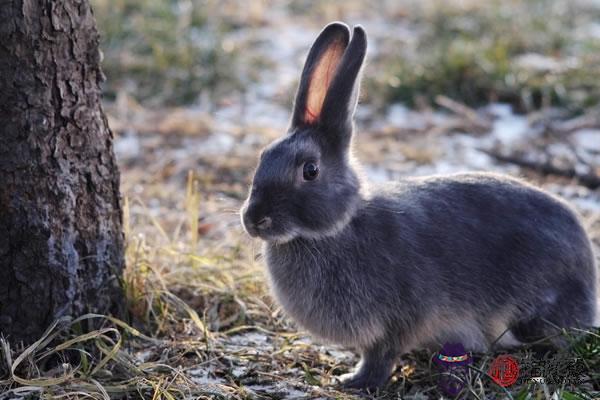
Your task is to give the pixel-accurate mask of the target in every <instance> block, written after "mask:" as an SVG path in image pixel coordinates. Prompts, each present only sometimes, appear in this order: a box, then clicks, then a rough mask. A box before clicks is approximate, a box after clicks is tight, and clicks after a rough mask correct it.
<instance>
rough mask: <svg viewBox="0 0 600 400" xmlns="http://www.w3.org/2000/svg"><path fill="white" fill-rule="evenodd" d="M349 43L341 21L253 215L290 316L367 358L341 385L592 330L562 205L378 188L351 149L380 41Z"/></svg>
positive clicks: (517, 183) (582, 253)
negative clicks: (420, 353)
mask: <svg viewBox="0 0 600 400" xmlns="http://www.w3.org/2000/svg"><path fill="white" fill-rule="evenodd" d="M350 35H351V33H350V29H349V27H348V26H347V25H345V24H343V23H340V22H334V23H331V24H329V25H327V26H326V27H325V28H324V29H323V30H322V31H321V33H320V34H319V36H318V37H317V39H316V41H315V42H314V44H313V45H312V47H311V49H310V51H309V53H308V56H307V59H306V63H305V65H304V69H303V71H302V75H301V79H300V83H299V87H298V90H297V93H296V98H295V103H294V106H293V112H292V117H291V123H290V127H289V130H288V132H287V133H286V134H285V135H284V136H283V137H281V138H279V139H278V140H276V141H275V142H273V143H271V144H270V145H269V146H267V147H266V148H265V149H264V150H263V151H262V153H261V155H260V161H259V165H258V167H257V168H256V170H255V173H254V178H253V181H252V186H251V188H250V190H249V195H248V198H247V199H246V200H245V201H244V204H243V206H242V209H241V212H240V214H241V220H242V221H241V222H242V225H243V227H244V229H245V231H246V232H247V233H248V234H249V235H250V236H252V237H258V238H260V239H262V241H263V245H264V256H265V261H266V265H267V271H268V272H267V276H268V280H269V284H270V287H271V289H272V293H273V295H274V297H275V299H276V301H277V302H278V303H279V304H280V305H281V307H282V309H283V310H284V311H285V312H286V314H287V315H288V316H290V317H291V318H292V319H293V320H295V321H296V322H297V323H298V324H299V325H300V326H301V327H303V328H305V329H306V330H308V331H309V332H310V333H311V334H313V335H315V336H316V337H319V338H321V339H323V340H325V341H328V342H332V343H336V344H339V345H342V346H346V347H348V348H351V349H354V350H355V351H357V352H358V353H360V356H361V361H360V362H359V364H358V365H357V368H356V370H355V372H353V373H351V374H348V375H347V376H344V377H343V378H342V380H343V382H342V384H343V385H344V386H345V387H347V388H359V389H376V388H380V387H382V386H383V385H385V384H386V382H387V381H388V380H389V378H390V376H391V374H392V373H393V369H394V367H395V363H396V361H397V359H398V358H399V356H400V355H401V354H403V353H406V352H408V351H410V350H412V349H417V348H422V347H428V346H441V344H442V343H445V342H460V343H462V344H463V345H464V346H465V348H467V349H469V350H473V351H483V350H486V349H489V348H490V347H491V346H492V345H498V346H504V347H511V346H518V345H520V344H523V343H526V342H531V341H533V340H537V339H538V338H541V337H546V336H548V335H549V334H552V333H553V332H556V330H557V329H559V328H564V327H589V326H591V325H592V324H593V323H594V321H593V318H594V316H595V312H596V307H597V305H596V299H597V292H598V288H597V286H598V279H597V278H598V277H597V274H598V272H597V267H596V264H595V259H594V254H593V252H592V245H591V242H590V240H589V238H588V236H587V234H586V232H585V230H584V228H583V227H582V225H581V223H580V221H579V218H578V216H577V214H576V213H575V212H574V211H573V210H572V209H571V208H570V207H569V206H568V205H567V204H566V203H565V202H564V201H563V200H561V199H559V198H557V197H555V196H553V195H551V194H549V193H546V192H544V191H542V190H541V189H538V188H535V187H534V186H532V185H529V184H527V183H525V182H523V181H521V180H518V179H516V178H512V177H508V176H502V175H499V174H493V173H459V174H455V175H443V176H429V177H420V178H405V179H400V180H398V181H396V182H390V183H385V184H380V185H376V184H369V182H368V181H367V180H365V179H364V177H363V176H362V175H363V174H361V172H360V166H359V165H358V163H357V161H356V160H355V158H354V157H353V155H352V137H353V131H354V122H353V115H354V111H355V108H356V106H357V99H358V92H359V83H360V82H359V81H360V75H361V69H362V66H363V63H364V60H365V55H366V51H367V37H366V33H365V31H364V29H363V28H362V27H361V26H355V27H354V28H353V32H352V38H351V39H350ZM438 349H439V347H438Z"/></svg>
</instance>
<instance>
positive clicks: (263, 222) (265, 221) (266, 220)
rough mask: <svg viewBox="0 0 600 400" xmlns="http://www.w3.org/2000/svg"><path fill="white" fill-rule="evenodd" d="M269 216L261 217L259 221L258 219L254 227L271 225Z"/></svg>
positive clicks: (260, 227)
mask: <svg viewBox="0 0 600 400" xmlns="http://www.w3.org/2000/svg"><path fill="white" fill-rule="evenodd" d="M271 223H272V221H271V218H270V217H263V218H262V219H261V220H260V221H258V222H257V223H256V227H257V228H258V229H268V228H270V227H271Z"/></svg>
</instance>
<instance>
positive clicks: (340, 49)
mask: <svg viewBox="0 0 600 400" xmlns="http://www.w3.org/2000/svg"><path fill="white" fill-rule="evenodd" d="M344 50H346V46H345V45H344V42H343V41H342V40H335V41H333V42H332V43H331V44H330V45H329V47H328V48H327V50H325V51H324V52H323V55H321V58H320V59H319V61H318V63H317V66H316V67H315V68H314V70H313V72H312V74H311V76H310V81H309V84H308V95H307V99H306V107H305V109H304V121H305V122H307V123H313V122H315V121H317V120H318V119H319V117H320V116H321V109H322V108H323V101H324V100H325V95H326V94H327V89H329V85H331V81H332V80H333V77H334V74H335V70H336V69H337V67H338V65H339V63H340V61H341V59H342V55H343V54H344Z"/></svg>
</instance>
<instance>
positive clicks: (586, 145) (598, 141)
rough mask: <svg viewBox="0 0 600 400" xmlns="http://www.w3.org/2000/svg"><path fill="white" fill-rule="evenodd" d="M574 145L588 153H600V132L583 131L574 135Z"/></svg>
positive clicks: (593, 130) (595, 130)
mask: <svg viewBox="0 0 600 400" xmlns="http://www.w3.org/2000/svg"><path fill="white" fill-rule="evenodd" d="M573 141H574V144H575V145H576V146H578V147H580V148H582V149H584V150H586V151H590V152H600V130H599V129H582V130H580V131H577V132H575V133H574V134H573Z"/></svg>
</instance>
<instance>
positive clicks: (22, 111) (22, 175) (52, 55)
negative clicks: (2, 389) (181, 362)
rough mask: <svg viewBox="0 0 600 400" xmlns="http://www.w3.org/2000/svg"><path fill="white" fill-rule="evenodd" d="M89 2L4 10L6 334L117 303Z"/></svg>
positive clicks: (20, 334) (2, 303)
mask: <svg viewBox="0 0 600 400" xmlns="http://www.w3.org/2000/svg"><path fill="white" fill-rule="evenodd" d="M100 58H101V54H100V52H99V49H98V33H97V30H96V27H95V21H94V17H93V14H92V12H91V9H90V5H89V2H88V1H75V0H67V1H52V0H14V1H10V0H9V1H0V332H1V333H2V334H3V335H4V336H8V337H9V339H10V340H11V341H13V342H16V341H24V342H31V341H32V340H35V339H36V338H37V337H38V336H39V335H40V334H41V333H43V331H44V329H45V328H46V327H47V326H48V325H49V324H50V323H51V322H52V321H53V320H54V319H55V318H57V317H60V316H65V315H71V316H75V315H80V314H82V313H84V312H88V311H89V312H98V313H106V312H108V311H110V309H113V310H114V309H115V308H114V307H115V305H118V304H119V298H120V297H121V295H120V291H119V289H118V286H119V285H118V282H117V279H116V278H117V277H118V276H119V275H120V273H121V271H122V268H123V234H122V229H121V219H122V218H121V208H120V203H119V201H120V200H119V172H118V169H117V165H116V162H115V157H114V153H113V148H112V139H113V136H112V133H111V131H110V130H109V127H108V124H107V121H106V118H105V116H104V114H103V111H102V108H101V104H100V83H101V81H102V80H103V75H102V72H101V69H100Z"/></svg>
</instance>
